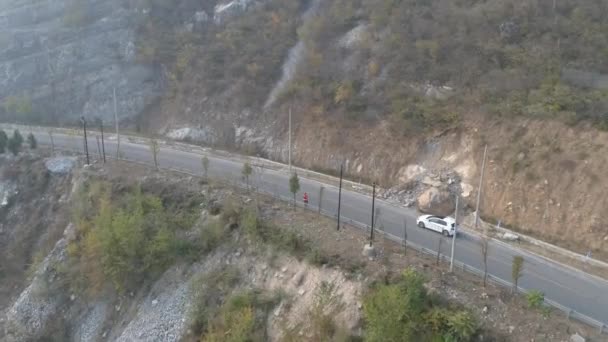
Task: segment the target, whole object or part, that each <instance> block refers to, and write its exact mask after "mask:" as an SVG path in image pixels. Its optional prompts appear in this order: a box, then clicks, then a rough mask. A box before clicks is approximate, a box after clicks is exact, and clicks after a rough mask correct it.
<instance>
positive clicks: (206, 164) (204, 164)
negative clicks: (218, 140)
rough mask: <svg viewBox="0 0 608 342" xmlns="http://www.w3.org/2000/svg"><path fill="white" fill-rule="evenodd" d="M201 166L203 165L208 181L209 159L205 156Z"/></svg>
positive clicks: (204, 174)
mask: <svg viewBox="0 0 608 342" xmlns="http://www.w3.org/2000/svg"><path fill="white" fill-rule="evenodd" d="M201 164H202V165H203V176H204V177H205V180H207V174H208V173H209V158H207V156H203V158H202V159H201Z"/></svg>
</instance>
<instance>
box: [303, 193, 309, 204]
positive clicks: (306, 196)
mask: <svg viewBox="0 0 608 342" xmlns="http://www.w3.org/2000/svg"><path fill="white" fill-rule="evenodd" d="M304 204H308V193H307V192H305V193H304Z"/></svg>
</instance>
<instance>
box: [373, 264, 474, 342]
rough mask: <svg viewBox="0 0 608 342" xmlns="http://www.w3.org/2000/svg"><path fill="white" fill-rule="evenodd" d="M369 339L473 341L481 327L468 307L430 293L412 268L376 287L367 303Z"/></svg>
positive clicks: (379, 341)
mask: <svg viewBox="0 0 608 342" xmlns="http://www.w3.org/2000/svg"><path fill="white" fill-rule="evenodd" d="M363 310H364V312H365V320H366V330H365V333H364V334H365V340H366V341H378V342H381V341H470V340H471V338H472V337H473V336H474V335H475V333H476V331H477V329H478V326H477V322H476V320H475V317H474V316H473V315H472V314H471V313H470V312H469V311H467V310H464V309H459V308H451V307H449V306H447V305H445V304H444V303H441V300H440V299H439V298H435V297H433V296H431V295H429V294H428V293H427V291H426V289H425V288H424V278H423V277H422V275H420V274H419V273H417V272H416V271H414V270H412V269H407V270H405V271H404V272H403V274H402V275H401V277H400V278H399V280H398V281H397V282H396V283H394V284H388V285H386V284H382V285H379V286H377V287H376V288H374V289H372V291H371V292H370V294H368V295H367V297H366V298H365V301H364V304H363Z"/></svg>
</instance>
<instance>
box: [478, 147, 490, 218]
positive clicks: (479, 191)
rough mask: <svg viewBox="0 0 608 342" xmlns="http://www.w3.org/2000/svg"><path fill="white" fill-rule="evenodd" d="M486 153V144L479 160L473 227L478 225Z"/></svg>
mask: <svg viewBox="0 0 608 342" xmlns="http://www.w3.org/2000/svg"><path fill="white" fill-rule="evenodd" d="M487 154H488V145H487V144H486V147H485V148H484V150H483V161H482V162H481V176H480V177H479V188H478V189H477V205H476V206H475V229H477V228H478V226H479V202H480V201H481V187H482V185H483V174H484V172H485V169H486V156H487Z"/></svg>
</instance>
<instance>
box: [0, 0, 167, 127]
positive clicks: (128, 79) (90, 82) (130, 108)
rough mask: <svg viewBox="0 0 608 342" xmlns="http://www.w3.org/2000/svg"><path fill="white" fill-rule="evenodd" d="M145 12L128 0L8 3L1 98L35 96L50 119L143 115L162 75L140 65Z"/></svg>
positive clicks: (2, 8)
mask: <svg viewBox="0 0 608 342" xmlns="http://www.w3.org/2000/svg"><path fill="white" fill-rule="evenodd" d="M140 12H141V10H139V9H137V8H129V7H128V6H127V5H125V2H124V1H121V0H97V1H86V0H83V1H70V0H54V1H49V0H21V1H8V0H0V75H1V76H0V99H2V98H6V97H8V96H27V97H28V98H30V99H31V101H32V105H33V111H34V113H38V114H39V113H44V114H43V115H45V116H46V117H45V119H46V120H47V121H55V120H56V119H58V121H63V122H65V121H70V120H75V119H76V118H78V117H79V116H81V115H84V116H86V117H89V118H93V117H101V118H103V119H106V120H113V115H114V114H113V88H114V87H116V96H117V107H118V109H119V114H120V116H121V118H123V119H125V118H129V117H132V116H134V115H136V114H139V113H140V112H141V111H142V110H143V108H144V107H145V106H146V105H148V104H150V103H151V102H152V101H153V100H154V99H155V98H156V97H157V96H158V94H159V91H160V85H159V82H158V81H157V80H158V79H159V78H160V77H159V73H158V72H157V70H155V69H154V68H152V67H150V66H146V65H142V64H138V63H136V61H135V57H136V48H135V28H136V26H137V21H138V15H139V14H140Z"/></svg>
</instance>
